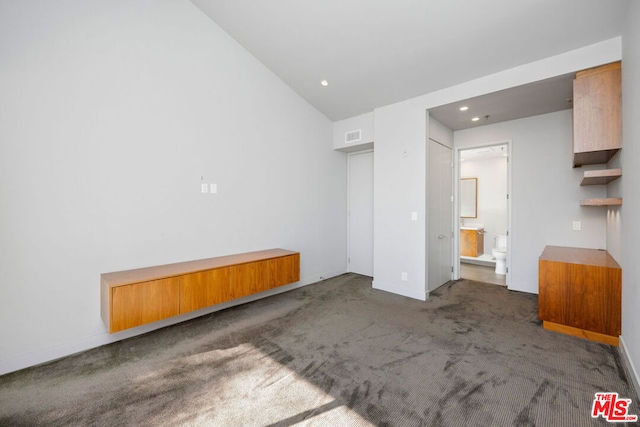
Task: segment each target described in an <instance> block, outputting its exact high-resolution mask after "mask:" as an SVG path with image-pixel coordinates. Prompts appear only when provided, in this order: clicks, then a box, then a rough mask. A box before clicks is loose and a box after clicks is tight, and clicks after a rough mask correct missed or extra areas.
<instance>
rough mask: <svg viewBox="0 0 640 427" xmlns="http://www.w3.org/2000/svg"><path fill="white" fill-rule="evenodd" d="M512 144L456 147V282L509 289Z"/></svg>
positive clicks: (508, 142) (506, 142)
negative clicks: (460, 279) (489, 284)
mask: <svg viewBox="0 0 640 427" xmlns="http://www.w3.org/2000/svg"><path fill="white" fill-rule="evenodd" d="M510 149H511V143H510V141H505V142H501V143H493V144H489V145H483V146H475V147H464V148H458V150H457V156H458V162H457V170H458V174H457V175H458V181H457V186H458V192H457V195H458V196H457V205H458V210H457V212H458V218H457V220H458V227H457V228H458V232H457V235H458V236H459V238H458V239H457V242H458V245H457V246H458V250H457V251H456V258H457V261H458V262H457V267H458V272H459V277H460V278H462V279H470V280H474V281H478V282H484V283H492V284H496V285H502V286H508V285H509V278H510V272H509V264H510V262H509V261H510V256H509V251H510V246H511V245H510V244H509V242H510V240H511V239H510V235H509V234H510V233H509V229H510V201H511V199H510V176H511V173H510V164H511V162H510V161H509V156H510V151H511V150H510Z"/></svg>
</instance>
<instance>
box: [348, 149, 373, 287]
mask: <svg viewBox="0 0 640 427" xmlns="http://www.w3.org/2000/svg"><path fill="white" fill-rule="evenodd" d="M347 168H348V181H349V185H348V189H347V191H348V195H347V198H348V206H347V227H348V239H347V271H348V272H350V273H358V274H362V275H365V276H370V277H373V151H371V150H369V151H360V152H357V153H349V155H348V158H347Z"/></svg>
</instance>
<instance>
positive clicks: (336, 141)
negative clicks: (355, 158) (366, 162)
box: [333, 112, 374, 152]
mask: <svg viewBox="0 0 640 427" xmlns="http://www.w3.org/2000/svg"><path fill="white" fill-rule="evenodd" d="M355 130H360V131H361V134H360V135H361V139H360V141H356V142H349V143H347V142H345V134H346V133H347V132H351V131H355ZM373 142H374V139H373V112H371V113H365V114H360V115H359V116H355V117H350V118H348V119H344V120H339V121H337V122H334V123H333V149H334V150H340V151H344V152H353V151H360V150H368V149H371V148H373Z"/></svg>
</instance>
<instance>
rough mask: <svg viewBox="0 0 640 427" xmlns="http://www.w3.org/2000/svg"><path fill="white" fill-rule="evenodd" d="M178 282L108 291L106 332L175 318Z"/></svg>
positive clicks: (144, 284)
mask: <svg viewBox="0 0 640 427" xmlns="http://www.w3.org/2000/svg"><path fill="white" fill-rule="evenodd" d="M179 293H180V279H179V278H168V279H161V280H152V281H149V282H142V283H134V284H131V285H125V286H117V287H115V288H113V289H112V300H111V313H112V314H111V328H110V332H117V331H122V330H124V329H127V328H133V327H135V326H140V325H144V324H146V323H151V322H155V321H156V320H160V319H165V318H167V317H171V316H176V315H178V314H179V310H180V307H179V301H180V297H179Z"/></svg>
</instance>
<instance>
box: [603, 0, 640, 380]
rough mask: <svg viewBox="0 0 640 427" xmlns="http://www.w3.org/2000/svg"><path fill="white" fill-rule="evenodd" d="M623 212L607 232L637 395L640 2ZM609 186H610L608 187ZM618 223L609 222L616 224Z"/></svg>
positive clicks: (629, 44)
mask: <svg viewBox="0 0 640 427" xmlns="http://www.w3.org/2000/svg"><path fill="white" fill-rule="evenodd" d="M622 55H623V57H622V135H623V138H624V139H623V143H622V147H623V148H622V150H621V152H620V156H621V162H622V178H620V180H621V186H622V188H621V189H620V190H621V193H620V194H621V195H622V197H623V201H622V203H623V204H622V212H621V213H620V212H618V211H617V210H612V212H611V213H610V215H611V216H621V217H622V218H623V219H622V220H621V222H622V229H621V230H620V227H619V226H616V227H614V228H613V229H611V228H610V229H609V233H610V234H611V233H614V232H615V233H616V235H617V237H616V240H617V241H622V248H623V249H622V253H623V256H622V260H620V259H618V262H622V344H623V349H624V351H625V355H626V357H627V360H628V361H629V362H630V364H631V366H632V370H633V374H634V375H633V377H634V383H635V386H636V391H637V392H640V328H638V325H640V310H638V307H640V289H638V286H640V281H639V280H638V274H640V269H639V268H638V260H640V227H638V219H639V218H640V200H638V183H639V182H640V166H639V165H638V161H639V160H640V123H639V122H638V117H640V2H637V1H630V2H629V11H628V13H627V22H626V26H625V31H624V35H623V52H622ZM610 186H611V184H610ZM618 221H619V220H615V219H614V220H613V221H612V222H614V223H616V224H617V223H618Z"/></svg>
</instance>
